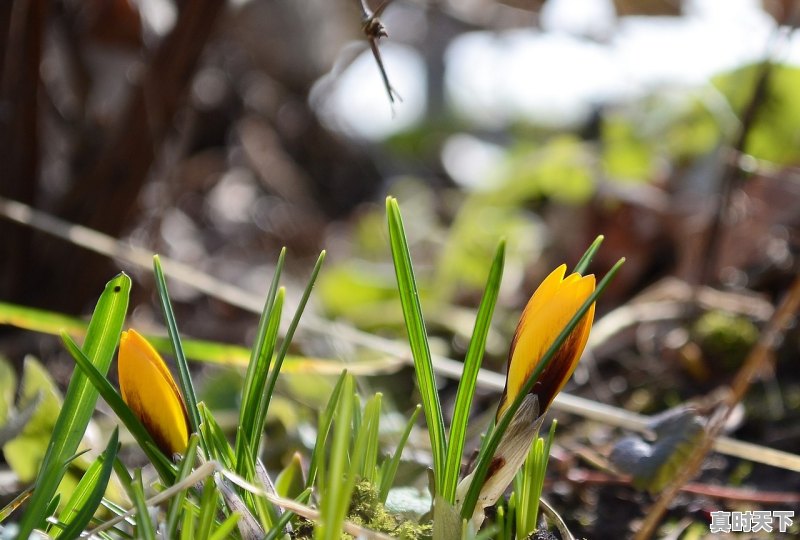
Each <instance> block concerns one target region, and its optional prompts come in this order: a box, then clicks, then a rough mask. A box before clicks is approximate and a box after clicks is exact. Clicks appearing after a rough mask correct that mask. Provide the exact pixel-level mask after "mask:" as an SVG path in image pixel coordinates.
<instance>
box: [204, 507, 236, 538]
mask: <svg viewBox="0 0 800 540" xmlns="http://www.w3.org/2000/svg"><path fill="white" fill-rule="evenodd" d="M240 517H242V516H241V514H238V513H236V512H234V513H233V514H231V515H229V516H228V517H227V518H225V521H223V522H222V523H220V524H219V527H217V528H216V529H214V532H213V533H212V534H211V536H209V537H208V540H225V539H226V538H230V537H231V533H232V532H233V529H234V528H235V527H236V525H237V524H238V523H239V518H240Z"/></svg>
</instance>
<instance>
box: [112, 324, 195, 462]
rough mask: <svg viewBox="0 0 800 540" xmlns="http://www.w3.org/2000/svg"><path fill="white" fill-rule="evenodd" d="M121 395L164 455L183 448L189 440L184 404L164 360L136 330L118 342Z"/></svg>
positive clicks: (125, 334) (124, 333)
mask: <svg viewBox="0 0 800 540" xmlns="http://www.w3.org/2000/svg"><path fill="white" fill-rule="evenodd" d="M118 368H119V388H120V392H121V394H122V399H123V400H124V401H125V403H127V404H128V407H130V408H131V410H132V411H133V413H134V414H135V415H136V416H137V417H138V418H139V420H141V422H142V424H144V426H145V428H147V431H148V432H149V433H150V435H151V436H152V437H153V439H154V440H155V442H156V444H157V445H158V447H159V448H160V449H161V450H162V451H163V452H164V453H165V454H167V456H172V455H174V454H176V453H180V452H183V451H184V450H185V449H186V445H187V443H188V441H189V419H188V415H187V413H186V405H185V404H184V402H183V398H182V397H181V393H180V391H179V390H178V387H177V386H176V385H175V380H174V379H173V378H172V374H171V373H170V372H169V369H167V365H166V364H165V363H164V360H163V359H162V358H161V356H160V355H159V354H158V352H157V351H156V350H155V349H154V348H153V346H152V345H150V343H149V342H148V341H147V340H146V339H145V338H144V337H142V335H141V334H139V333H138V332H137V331H136V330H128V331H127V332H122V336H121V338H120V342H119V366H118Z"/></svg>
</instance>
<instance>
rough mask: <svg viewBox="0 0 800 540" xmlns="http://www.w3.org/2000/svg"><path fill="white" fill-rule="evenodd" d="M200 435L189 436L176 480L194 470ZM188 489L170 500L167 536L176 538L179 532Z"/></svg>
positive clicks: (183, 477) (181, 478)
mask: <svg viewBox="0 0 800 540" xmlns="http://www.w3.org/2000/svg"><path fill="white" fill-rule="evenodd" d="M199 437H200V436H199V435H197V434H196V433H193V434H192V435H190V436H189V444H187V445H186V452H184V456H183V461H181V464H180V467H179V468H178V475H177V477H176V478H175V482H181V481H183V480H184V479H185V478H186V477H187V476H189V474H191V472H192V468H193V467H194V460H195V458H196V457H197V445H198V443H199V442H200V438H199ZM186 491H187V490H185V489H184V490H181V491H180V492H178V494H177V495H175V496H174V497H173V498H172V500H170V502H169V509H168V510H167V535H166V537H167V538H176V537H177V532H178V517H179V516H180V515H181V512H182V511H183V503H184V501H185V500H186Z"/></svg>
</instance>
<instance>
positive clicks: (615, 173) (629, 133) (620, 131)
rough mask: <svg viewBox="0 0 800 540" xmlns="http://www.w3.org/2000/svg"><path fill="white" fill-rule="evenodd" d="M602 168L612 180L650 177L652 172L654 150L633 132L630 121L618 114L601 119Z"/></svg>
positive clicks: (638, 179) (641, 179)
mask: <svg viewBox="0 0 800 540" xmlns="http://www.w3.org/2000/svg"><path fill="white" fill-rule="evenodd" d="M602 141H603V146H602V152H603V155H602V162H603V171H604V172H605V174H606V175H607V176H608V177H610V178H611V179H613V180H627V181H631V180H632V181H641V182H646V181H648V180H650V178H651V176H652V174H653V167H654V159H653V150H652V148H651V145H650V144H649V143H648V141H646V140H644V138H642V137H640V136H639V135H638V133H637V132H636V126H635V125H634V123H633V121H631V120H628V119H626V118H623V117H622V116H621V115H609V116H606V117H604V118H603V126H602Z"/></svg>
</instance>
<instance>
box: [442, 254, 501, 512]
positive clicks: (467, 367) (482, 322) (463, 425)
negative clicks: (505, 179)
mask: <svg viewBox="0 0 800 540" xmlns="http://www.w3.org/2000/svg"><path fill="white" fill-rule="evenodd" d="M504 260H505V242H500V245H499V246H497V252H496V253H495V256H494V262H492V267H491V269H490V270H489V277H488V278H487V280H486V288H485V289H484V291H483V297H482V298H481V303H480V306H479V307H478V314H477V315H476V317H475V328H474V329H473V331H472V337H471V338H470V340H469V347H468V348H467V354H466V356H465V358H464V372H463V373H462V375H461V381H460V382H459V383H458V391H457V392H456V402H455V405H454V407H453V420H452V422H451V423H450V436H449V437H448V444H447V461H446V462H445V469H444V473H443V474H444V481H443V485H442V497H443V498H444V499H445V500H446V501H447V502H449V503H450V504H453V503H455V500H456V487H457V486H458V476H459V473H460V472H461V458H462V454H463V452H464V441H465V439H466V436H467V422H469V413H470V410H471V409H472V398H473V396H474V395H475V385H476V383H477V380H478V372H479V371H480V368H481V362H482V361H483V354H484V352H485V350H486V336H487V335H488V334H489V327H490V326H491V323H492V314H493V313H494V307H495V304H497V295H498V293H499V292H500V281H501V280H502V278H503V263H504Z"/></svg>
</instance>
